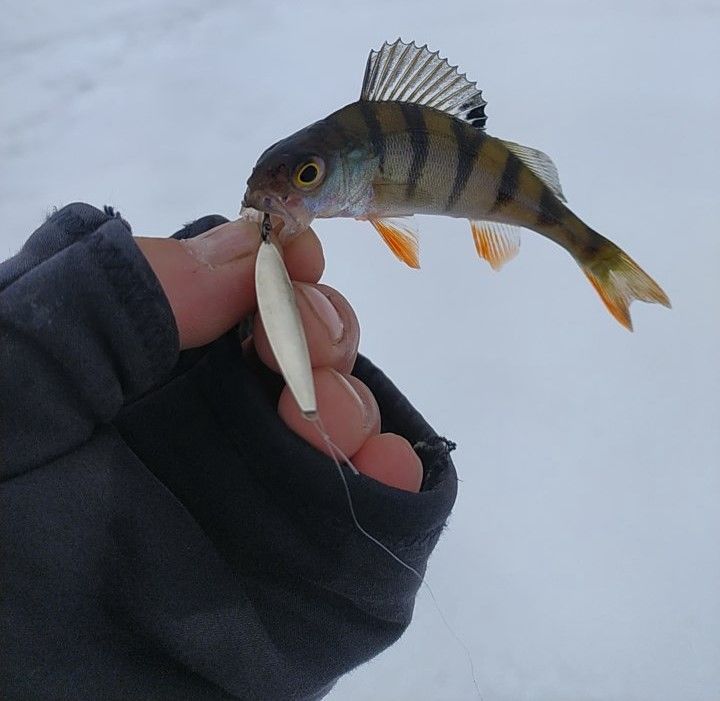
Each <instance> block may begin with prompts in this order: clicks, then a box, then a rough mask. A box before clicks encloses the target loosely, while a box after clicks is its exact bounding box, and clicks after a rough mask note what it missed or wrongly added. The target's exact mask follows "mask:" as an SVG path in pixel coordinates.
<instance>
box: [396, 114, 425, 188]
mask: <svg viewBox="0 0 720 701" xmlns="http://www.w3.org/2000/svg"><path fill="white" fill-rule="evenodd" d="M398 105H399V106H400V111H401V112H402V114H403V117H404V118H405V122H406V124H407V128H408V135H409V137H410V148H411V149H412V156H413V158H412V163H411V164H410V171H409V172H408V175H407V187H406V190H405V194H406V195H407V197H408V198H412V197H413V196H414V195H415V188H416V187H417V184H418V181H419V180H420V178H421V177H422V173H423V169H424V168H425V163H426V162H427V157H428V151H429V148H430V146H429V143H428V132H427V125H426V124H425V119H424V118H423V114H422V110H421V109H420V107H418V106H417V105H413V104H411V103H409V102H399V103H398Z"/></svg>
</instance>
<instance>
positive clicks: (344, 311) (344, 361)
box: [253, 282, 360, 373]
mask: <svg viewBox="0 0 720 701" xmlns="http://www.w3.org/2000/svg"><path fill="white" fill-rule="evenodd" d="M293 287H294V288H295V299H296V301H297V306H298V310H299V312H300V317H301V319H302V322H303V327H304V329H305V336H306V338H307V343H308V350H309V352H310V364H311V365H312V366H313V367H314V368H318V367H331V368H335V369H336V370H339V371H340V372H342V373H349V372H350V370H352V367H353V365H354V364H355V358H356V357H357V350H358V344H359V342H360V325H359V323H358V320H357V317H356V316H355V312H354V311H353V309H352V307H351V306H350V304H349V303H348V301H347V300H346V299H345V297H343V296H342V295H341V294H340V293H339V292H338V291H337V290H334V289H333V288H332V287H328V286H327V285H320V284H311V283H306V282H294V283H293ZM253 338H254V341H255V349H256V351H257V354H258V356H259V357H260V359H261V360H262V361H263V362H264V363H265V364H266V365H267V366H268V367H269V368H271V369H272V370H275V372H280V368H279V366H278V363H277V361H276V360H275V356H274V355H273V352H272V349H271V348H270V343H269V341H268V338H267V334H266V332H265V328H264V327H263V324H262V320H261V319H260V315H259V314H258V315H256V316H255V322H254V328H253Z"/></svg>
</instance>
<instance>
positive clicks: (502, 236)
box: [470, 219, 520, 270]
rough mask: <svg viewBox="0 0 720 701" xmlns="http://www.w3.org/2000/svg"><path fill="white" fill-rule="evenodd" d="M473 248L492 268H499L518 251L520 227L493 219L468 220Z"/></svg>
mask: <svg viewBox="0 0 720 701" xmlns="http://www.w3.org/2000/svg"><path fill="white" fill-rule="evenodd" d="M470 228H471V229H472V235H473V240H474V241H475V249H476V250H477V252H478V255H479V256H480V257H481V258H484V259H485V260H486V261H487V262H488V263H490V266H491V267H492V269H493V270H500V268H502V267H503V265H505V263H507V262H508V261H509V260H512V259H513V258H514V257H515V256H516V255H517V254H518V252H519V251H520V229H519V228H518V227H517V226H511V225H510V224H502V223H500V222H494V221H478V220H472V219H471V220H470Z"/></svg>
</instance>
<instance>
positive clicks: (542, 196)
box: [243, 39, 671, 331]
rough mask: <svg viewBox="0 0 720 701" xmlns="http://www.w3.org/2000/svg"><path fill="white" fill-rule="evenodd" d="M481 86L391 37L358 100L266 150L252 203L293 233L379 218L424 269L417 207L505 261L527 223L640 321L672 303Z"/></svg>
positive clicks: (381, 228)
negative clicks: (499, 120)
mask: <svg viewBox="0 0 720 701" xmlns="http://www.w3.org/2000/svg"><path fill="white" fill-rule="evenodd" d="M486 105H487V102H486V101H485V99H484V98H483V96H482V91H481V90H480V89H478V87H477V84H476V83H474V82H471V81H470V80H469V79H468V78H467V76H466V75H465V74H461V73H460V72H459V70H458V68H457V67H456V66H451V65H450V63H449V62H448V60H447V59H446V58H441V57H440V54H439V52H438V51H435V52H431V51H430V50H429V49H428V47H427V45H423V46H418V45H416V43H415V42H411V43H404V42H403V41H402V40H401V39H398V40H397V41H395V42H393V43H388V42H385V43H384V44H383V46H382V47H381V48H380V49H378V50H373V51H371V52H370V55H369V57H368V60H367V64H366V68H365V76H364V79H363V83H362V89H361V92H360V99H359V100H357V101H355V102H352V103H350V104H348V105H346V106H345V107H343V108H341V109H339V110H337V111H336V112H333V113H332V114H330V115H328V116H327V117H325V118H323V119H321V120H319V121H317V122H315V123H313V124H311V125H309V126H307V127H305V128H303V129H301V130H300V131H298V132H296V133H294V134H292V135H291V136H288V137H287V138H285V139H282V140H281V141H278V142H277V143H276V144H274V145H272V146H270V147H269V148H268V149H266V150H265V151H264V152H263V153H262V155H261V156H260V158H259V159H258V161H257V163H256V165H255V167H254V168H253V170H252V173H251V175H250V177H249V179H248V181H247V190H246V192H245V196H244V198H243V206H244V207H249V208H253V209H256V210H259V211H261V212H265V213H268V214H271V215H275V216H278V217H280V218H281V219H282V221H283V223H284V227H283V236H284V237H291V236H293V235H295V234H297V233H299V232H300V231H302V230H303V229H305V228H307V227H308V226H310V224H311V223H312V221H313V220H314V219H324V218H334V217H351V218H354V219H358V220H361V221H369V222H370V223H371V224H372V225H373V226H374V227H375V229H376V230H377V232H378V233H379V234H380V236H381V237H382V239H383V240H384V241H385V243H386V244H387V246H388V247H389V248H390V250H391V251H392V252H393V253H394V254H395V255H396V256H397V257H398V258H399V259H400V260H402V261H403V262H404V263H406V264H407V265H409V266H410V267H412V268H418V267H419V266H420V262H419V242H418V236H417V227H416V225H415V223H414V219H413V216H414V215H415V214H430V215H439V216H447V217H455V218H462V219H467V220H468V221H469V224H470V231H471V233H472V238H473V241H474V244H475V250H476V251H477V254H478V255H479V256H480V257H481V258H483V259H485V260H486V261H487V262H488V263H489V264H490V266H491V267H492V268H493V269H495V270H499V269H500V268H501V267H502V266H503V265H504V264H505V263H507V262H508V261H509V260H511V259H512V258H514V257H515V256H516V255H517V253H518V251H519V247H520V231H521V230H522V229H529V230H531V231H535V232H537V233H539V234H541V235H542V236H545V237H547V238H548V239H550V240H551V241H554V242H555V243H557V244H559V245H560V246H562V247H563V248H564V249H565V250H566V251H568V253H570V255H571V256H572V257H573V258H574V259H575V261H576V262H577V264H578V265H579V266H580V268H581V270H582V271H583V273H585V275H586V276H587V278H588V280H589V281H590V283H591V284H592V286H593V287H594V288H595V290H596V291H597V292H598V294H599V295H600V298H601V300H602V301H603V302H604V304H605V306H606V307H607V309H608V311H609V312H610V314H612V316H613V317H614V318H615V319H617V321H618V322H619V323H620V324H622V325H623V326H624V327H625V328H627V329H628V330H630V331H632V329H633V326H632V320H631V317H630V304H631V303H632V302H633V301H634V300H636V299H637V300H641V301H643V302H649V303H659V304H662V305H664V306H666V307H670V306H671V305H670V300H669V299H668V296H667V295H666V294H665V292H664V291H663V290H662V288H661V287H660V286H659V285H658V284H657V283H656V282H655V281H654V280H653V279H652V278H651V277H650V276H649V275H648V274H647V273H645V272H644V271H643V270H642V268H640V266H639V265H638V264H637V263H636V262H635V261H634V260H633V259H632V258H630V256H629V255H628V254H627V253H625V251H623V250H622V249H621V248H620V247H619V246H617V245H616V244H615V243H613V242H612V241H610V240H609V239H607V238H605V237H604V236H602V235H601V234H599V233H598V232H597V231H595V230H594V229H592V228H590V227H589V226H588V225H587V224H585V223H584V222H583V221H582V220H581V219H580V218H579V217H578V216H577V215H576V214H575V213H574V212H573V211H572V210H571V209H570V208H569V207H568V206H567V204H566V202H567V200H566V198H565V195H564V194H563V191H562V187H561V185H560V180H559V177H558V172H557V168H556V167H555V164H554V163H553V161H552V160H551V159H550V157H549V156H547V155H546V154H545V153H543V152H542V151H539V150H538V149H535V148H530V147H527V146H522V145H520V144H518V143H515V142H512V141H505V140H503V139H500V138H497V137H494V136H491V135H490V134H488V133H487V132H486V130H485V127H486V122H487V115H486V113H485V106H486Z"/></svg>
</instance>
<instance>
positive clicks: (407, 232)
mask: <svg viewBox="0 0 720 701" xmlns="http://www.w3.org/2000/svg"><path fill="white" fill-rule="evenodd" d="M370 223H371V224H372V225H373V226H374V227H375V228H376V229H377V231H378V233H379V234H380V236H382V238H383V241H385V243H386V244H387V245H388V248H390V250H391V251H392V252H393V253H394V254H395V255H396V256H397V257H398V258H399V259H400V260H401V261H402V262H403V263H406V264H407V265H409V266H410V267H411V268H419V267H420V244H419V242H418V237H417V233H416V231H415V229H414V227H413V224H412V218H411V217H402V218H399V217H396V218H389V219H370Z"/></svg>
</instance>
